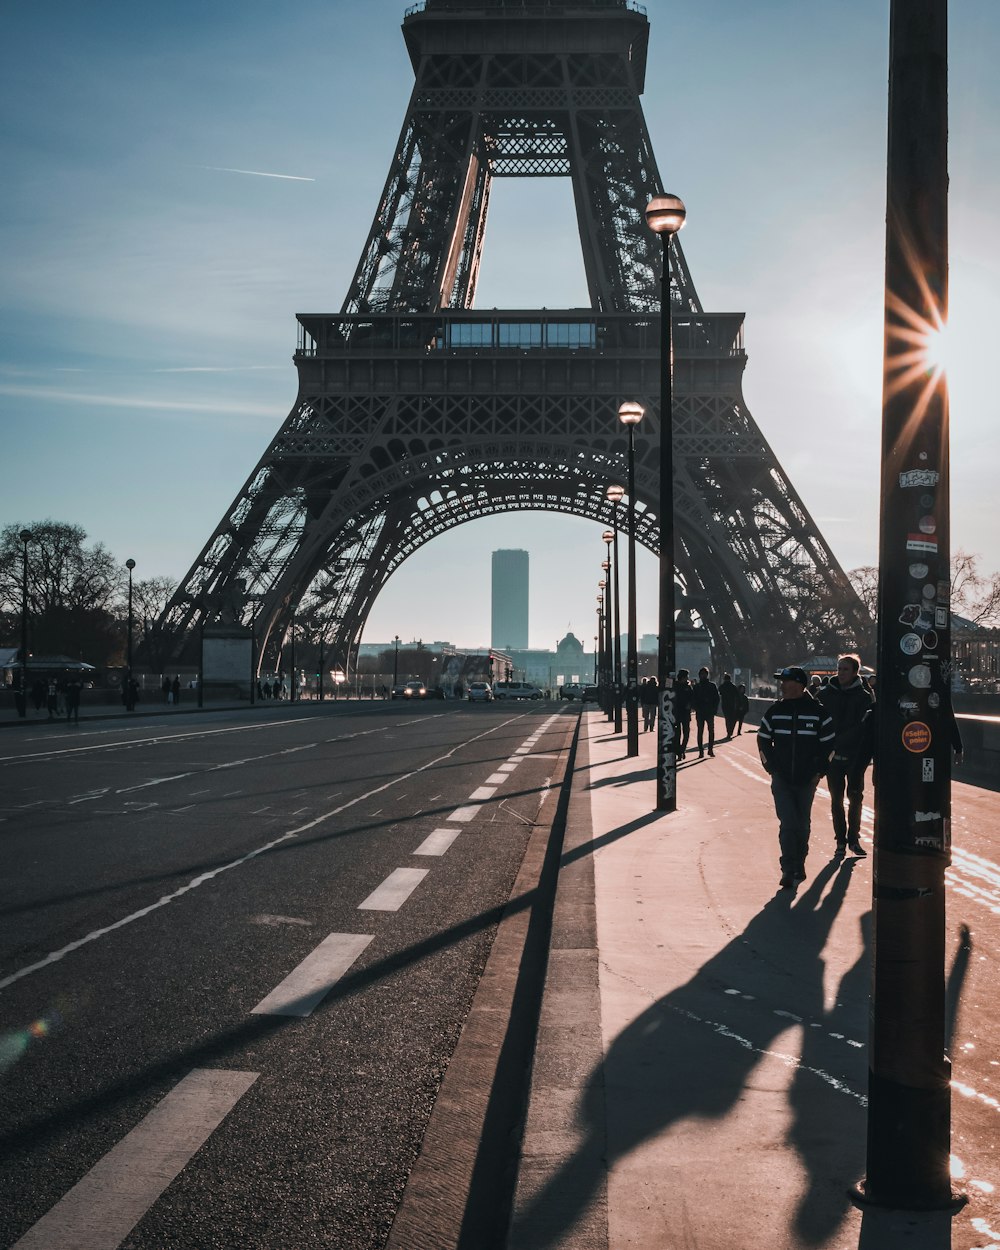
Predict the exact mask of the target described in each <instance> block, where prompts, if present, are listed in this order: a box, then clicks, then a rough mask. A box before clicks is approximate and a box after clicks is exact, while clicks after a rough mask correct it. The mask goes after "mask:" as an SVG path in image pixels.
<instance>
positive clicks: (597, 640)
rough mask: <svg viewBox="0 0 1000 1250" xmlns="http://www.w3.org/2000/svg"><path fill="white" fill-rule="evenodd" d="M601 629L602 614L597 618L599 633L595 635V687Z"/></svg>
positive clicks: (595, 683)
mask: <svg viewBox="0 0 1000 1250" xmlns="http://www.w3.org/2000/svg"><path fill="white" fill-rule="evenodd" d="M600 627H601V618H600V614H598V618H597V628H598V633H596V634H595V635H594V685H595V686H596V685H597V661H598V656H599V654H600V652H599V649H598V644H599V641H600Z"/></svg>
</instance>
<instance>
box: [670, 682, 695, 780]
mask: <svg viewBox="0 0 1000 1250" xmlns="http://www.w3.org/2000/svg"><path fill="white" fill-rule="evenodd" d="M692 689H693V687H692V685H691V672H690V670H689V669H686V668H679V669H678V670H677V679H676V680H675V682H674V716H675V717H676V718H677V758H678V760H682V759H683V758H684V756H685V754H686V753H687V744H688V738H690V736H691V710H692V708H693V706H694V705H693V704H692V702H691V692H692Z"/></svg>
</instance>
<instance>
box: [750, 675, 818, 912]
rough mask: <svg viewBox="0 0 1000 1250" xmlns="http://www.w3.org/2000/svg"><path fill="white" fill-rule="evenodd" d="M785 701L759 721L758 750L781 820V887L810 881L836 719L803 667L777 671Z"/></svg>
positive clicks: (779, 828)
mask: <svg viewBox="0 0 1000 1250" xmlns="http://www.w3.org/2000/svg"><path fill="white" fill-rule="evenodd" d="M775 676H776V677H777V678H778V682H779V687H780V690H781V698H780V699H779V700H778V702H777V703H772V704H771V706H770V707H769V708H768V709H767V711H766V712H765V713H764V715H763V717H762V718H761V722H760V728H759V729H758V731H757V749H758V751H759V752H760V760H761V763H762V764H763V765H764V768H765V770H766V771H767V772H768V773H770V775H771V794H772V795H773V796H774V810H775V811H776V813H777V816H778V845H779V847H780V848H781V859H780V862H781V888H782V889H783V890H790V889H792V888H793V886H794V885H795V883H796V881H805V879H806V855H807V854H808V853H809V829H810V823H811V816H812V801H813V795H814V794H815V793H816V786H817V785H818V784H819V779H820V777H822V776H823V774H824V773H825V772H826V768H827V764H828V763H829V761H830V752H831V750H832V748H833V738H834V733H833V721H832V720H831V719H830V716H829V713H828V712H827V711H826V710H825V709H824V708H823V707H822V705H821V704H819V703H817V701H816V700H815V699H814V698H813V697H812V695H811V694H809V692H808V690H807V689H806V687H807V686H808V685H809V674H808V673H807V672H806V671H805V669H802V668H795V667H792V668H783V669H782V670H781V672H780V673H776V674H775Z"/></svg>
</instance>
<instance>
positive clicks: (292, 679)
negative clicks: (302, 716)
mask: <svg viewBox="0 0 1000 1250" xmlns="http://www.w3.org/2000/svg"><path fill="white" fill-rule="evenodd" d="M289 629H290V634H291V639H290V641H291V646H290V647H289V656H288V667H289V669H290V670H291V672H290V673H289V675H288V702H289V703H294V702H295V687H296V685H297V684H298V678H297V677H296V675H295V608H294V607H293V608H292V620H291V625H290V627H289Z"/></svg>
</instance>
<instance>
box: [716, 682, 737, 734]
mask: <svg viewBox="0 0 1000 1250" xmlns="http://www.w3.org/2000/svg"><path fill="white" fill-rule="evenodd" d="M738 700H739V691H738V690H737V689H736V687H735V685H734V684H733V678H732V675H731V674H730V673H723V674H722V684H721V685H720V686H719V703H720V704H721V706H722V717H723V720H724V721H725V722H726V741H727V742H728V741H729V740H730V738H732V736H733V731H734V730H735V729H736V720H737V716H736V704H737V702H738Z"/></svg>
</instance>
